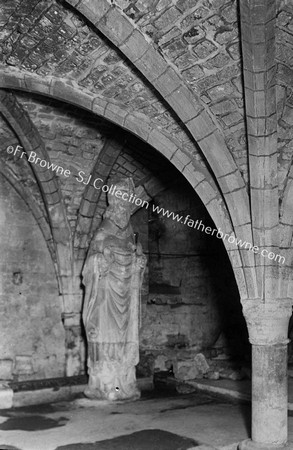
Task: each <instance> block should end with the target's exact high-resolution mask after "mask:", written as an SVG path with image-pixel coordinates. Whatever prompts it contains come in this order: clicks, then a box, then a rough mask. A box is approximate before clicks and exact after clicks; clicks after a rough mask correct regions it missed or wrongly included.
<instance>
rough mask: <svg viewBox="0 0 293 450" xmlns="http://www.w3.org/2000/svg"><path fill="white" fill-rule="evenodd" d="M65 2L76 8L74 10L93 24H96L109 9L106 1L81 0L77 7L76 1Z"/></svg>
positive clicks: (68, 0)
mask: <svg viewBox="0 0 293 450" xmlns="http://www.w3.org/2000/svg"><path fill="white" fill-rule="evenodd" d="M67 2H68V3H70V4H72V6H76V9H77V10H78V11H80V12H81V13H82V14H84V15H85V16H86V17H87V18H88V19H89V20H90V21H91V22H92V23H93V24H97V23H98V22H99V20H101V18H102V17H103V16H104V15H105V14H106V13H107V11H108V10H109V9H110V8H111V6H110V5H109V3H108V2H107V0H99V1H92V0H83V1H80V2H78V4H77V5H76V3H77V2H76V0H67ZM72 2H73V3H74V4H73V3H72Z"/></svg>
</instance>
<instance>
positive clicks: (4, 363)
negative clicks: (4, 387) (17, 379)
mask: <svg viewBox="0 0 293 450" xmlns="http://www.w3.org/2000/svg"><path fill="white" fill-rule="evenodd" d="M12 365H13V361H12V359H0V380H12V379H13V376H12Z"/></svg>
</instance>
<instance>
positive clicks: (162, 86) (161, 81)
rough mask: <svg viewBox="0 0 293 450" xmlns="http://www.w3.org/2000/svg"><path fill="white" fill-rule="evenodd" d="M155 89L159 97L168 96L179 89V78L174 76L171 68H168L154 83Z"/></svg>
mask: <svg viewBox="0 0 293 450" xmlns="http://www.w3.org/2000/svg"><path fill="white" fill-rule="evenodd" d="M154 84H155V86H156V88H157V89H158V90H159V91H160V93H161V95H163V96H164V97H165V96H168V95H170V94H171V93H172V92H173V91H175V89H179V88H180V87H181V85H182V82H181V80H180V78H179V76H178V75H177V74H176V72H175V70H173V69H172V68H170V67H169V68H168V69H167V70H166V72H164V73H163V74H162V75H160V76H159V78H157V79H156V81H155V83H154Z"/></svg>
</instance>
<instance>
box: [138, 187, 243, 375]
mask: <svg viewBox="0 0 293 450" xmlns="http://www.w3.org/2000/svg"><path fill="white" fill-rule="evenodd" d="M156 207H158V208H160V207H163V208H165V210H166V209H168V210H169V211H172V212H174V213H175V214H178V216H177V218H176V219H175V220H174V218H173V219H172V218H171V217H169V218H168V217H166V216H165V217H164V216H163V215H162V212H161V214H158V213H157V212H156V211H157V210H156V211H154V209H155V208H156ZM187 215H189V216H190V217H191V218H192V219H193V220H194V221H196V220H197V219H199V220H201V221H202V223H204V225H205V226H210V227H211V228H215V225H214V223H213V222H212V220H211V218H210V216H209V214H208V212H207V210H206V208H205V207H204V205H203V204H202V202H201V201H200V199H199V198H198V197H197V195H196V194H195V193H194V191H193V190H192V189H191V188H190V187H189V185H187V184H186V183H180V184H177V185H174V186H172V187H171V188H169V189H167V190H165V191H163V192H162V193H160V194H159V195H157V196H156V197H155V199H154V207H153V206H152V204H150V206H149V208H148V210H140V211H139V212H138V213H136V214H135V215H134V217H133V220H132V222H133V225H134V228H135V231H138V232H139V233H140V239H141V240H142V244H143V248H144V252H145V253H146V254H147V256H148V280H145V283H146V281H147V283H148V286H147V287H148V295H144V296H143V298H144V303H143V319H142V329H141V336H140V341H141V362H140V365H139V373H140V374H141V375H150V374H151V373H152V372H153V371H154V370H155V371H156V370H168V369H170V367H171V366H172V364H173V363H174V358H175V359H176V360H178V358H179V359H181V358H183V359H184V358H185V357H186V358H189V357H190V353H192V354H193V355H196V354H197V353H199V352H203V353H204V355H205V357H206V358H218V359H219V360H220V359H221V358H222V359H225V358H226V359H229V358H230V359H231V358H232V359H234V360H245V359H246V360H249V357H250V356H249V355H250V345H249V342H248V333H247V327H246V323H245V320H244V317H243V315H242V308H241V304H240V299H239V293H238V288H237V285H236V282H235V278H234V274H233V271H232V268H231V265H230V262H229V259H228V256H227V254H226V251H225V248H224V245H223V243H222V241H221V240H219V239H217V238H216V237H212V236H209V235H207V234H205V233H204V232H202V231H199V230H196V229H194V228H191V227H188V226H187V225H186V224H184V223H183V222H184V218H185V217H186V216H187ZM179 216H180V217H181V216H182V219H180V220H179V219H178V217H179ZM145 291H146V286H145ZM145 291H144V292H145ZM188 351H189V354H188ZM174 355H175V356H174ZM184 355H186V356H184ZM221 355H222V356H221Z"/></svg>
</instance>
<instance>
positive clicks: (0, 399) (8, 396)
mask: <svg viewBox="0 0 293 450" xmlns="http://www.w3.org/2000/svg"><path fill="white" fill-rule="evenodd" d="M12 405H13V390H12V389H11V388H10V387H9V386H8V385H7V384H5V383H1V384H0V409H9V408H12Z"/></svg>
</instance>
